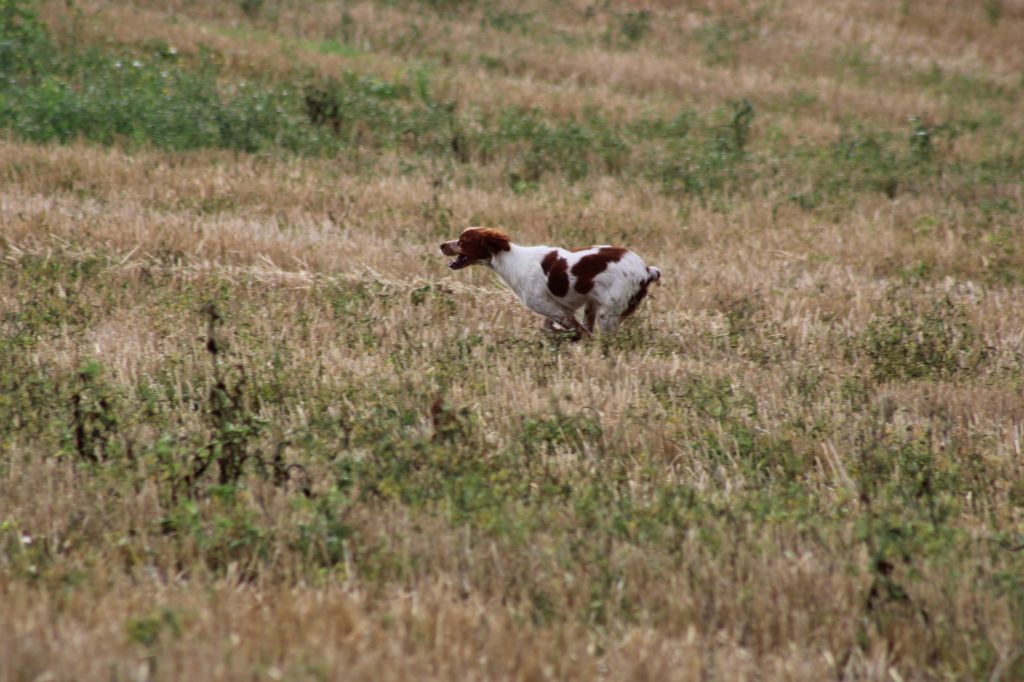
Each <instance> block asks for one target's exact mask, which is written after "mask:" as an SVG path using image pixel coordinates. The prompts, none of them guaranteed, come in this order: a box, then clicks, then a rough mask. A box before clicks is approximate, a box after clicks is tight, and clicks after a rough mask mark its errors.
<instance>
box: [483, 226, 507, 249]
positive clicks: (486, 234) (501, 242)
mask: <svg viewBox="0 0 1024 682" xmlns="http://www.w3.org/2000/svg"><path fill="white" fill-rule="evenodd" d="M479 234H480V238H481V241H482V242H483V244H484V246H485V247H486V248H487V252H488V253H490V254H491V255H492V256H493V255H494V254H496V253H498V252H499V251H508V250H509V249H510V248H511V247H510V246H509V244H511V242H512V240H510V239H509V238H508V235H507V234H505V233H504V232H502V231H501V230H498V229H495V228H493V227H486V228H483V229H481V230H480V233H479Z"/></svg>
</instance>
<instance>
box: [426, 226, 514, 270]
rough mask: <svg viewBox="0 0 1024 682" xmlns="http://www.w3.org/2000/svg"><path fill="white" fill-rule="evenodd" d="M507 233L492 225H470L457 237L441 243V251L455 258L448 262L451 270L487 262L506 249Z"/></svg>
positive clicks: (508, 247)
mask: <svg viewBox="0 0 1024 682" xmlns="http://www.w3.org/2000/svg"><path fill="white" fill-rule="evenodd" d="M510 243H511V242H510V241H509V238H508V235H507V234H505V233H504V232H502V231H501V230H497V229H495V228H493V227H470V228H467V229H465V230H463V232H462V234H461V235H459V238H458V239H453V240H452V241H450V242H445V243H444V244H441V253H443V254H444V255H446V256H455V260H453V261H451V262H450V263H448V267H450V268H451V269H452V270H461V269H462V268H464V267H466V266H467V265H473V264H474V263H480V262H487V261H489V260H490V259H491V256H493V255H494V254H496V253H498V252H500V251H508V250H509V249H510V248H511V247H510V246H509V244H510Z"/></svg>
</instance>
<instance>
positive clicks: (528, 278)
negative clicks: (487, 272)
mask: <svg viewBox="0 0 1024 682" xmlns="http://www.w3.org/2000/svg"><path fill="white" fill-rule="evenodd" d="M548 251H550V248H549V247H546V246H519V245H517V244H511V243H510V244H509V250H508V251H500V252H498V253H496V254H494V255H493V256H492V257H491V260H490V261H489V262H488V265H490V266H491V269H492V270H494V271H495V272H496V273H498V276H499V277H501V278H502V279H503V280H505V284H507V285H508V286H509V287H510V288H511V289H512V290H513V291H515V292H516V293H517V294H519V293H522V292H523V291H524V290H525V289H527V288H529V287H531V286H533V285H534V284H535V283H536V281H537V270H538V268H540V259H541V258H542V257H543V254H544V253H547V252H548Z"/></svg>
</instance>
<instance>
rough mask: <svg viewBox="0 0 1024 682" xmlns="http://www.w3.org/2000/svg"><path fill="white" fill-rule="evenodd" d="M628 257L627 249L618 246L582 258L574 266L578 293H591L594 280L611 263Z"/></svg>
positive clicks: (608, 247) (605, 247)
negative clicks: (625, 256)
mask: <svg viewBox="0 0 1024 682" xmlns="http://www.w3.org/2000/svg"><path fill="white" fill-rule="evenodd" d="M624 255H626V249H623V248H619V247H617V246H604V247H602V248H600V249H598V250H597V253H592V254H590V255H588V256H584V257H583V258H580V260H579V262H578V263H576V265H574V266H572V274H573V275H574V276H575V277H576V291H578V292H580V293H581V294H586V293H589V292H590V290H591V289H593V288H594V278H595V277H597V276H598V275H599V274H600V273H602V272H604V270H605V269H606V268H607V267H608V264H609V263H615V262H616V261H618V260H620V259H621V258H622V257H623V256H624Z"/></svg>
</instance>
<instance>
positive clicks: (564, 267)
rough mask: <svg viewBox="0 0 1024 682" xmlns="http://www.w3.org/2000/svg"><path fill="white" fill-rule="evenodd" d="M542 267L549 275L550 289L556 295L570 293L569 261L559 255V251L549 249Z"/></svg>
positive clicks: (541, 263)
mask: <svg viewBox="0 0 1024 682" xmlns="http://www.w3.org/2000/svg"><path fill="white" fill-rule="evenodd" d="M540 268H541V270H543V271H544V274H545V275H547V276H548V291H550V292H551V293H552V294H554V295H555V296H565V295H566V294H567V293H569V262H568V261H566V260H565V259H564V258H561V257H560V256H559V255H558V251H549V252H548V254H547V255H546V256H544V260H542V261H541V262H540Z"/></svg>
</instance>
